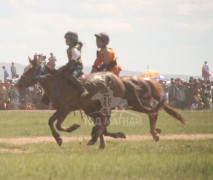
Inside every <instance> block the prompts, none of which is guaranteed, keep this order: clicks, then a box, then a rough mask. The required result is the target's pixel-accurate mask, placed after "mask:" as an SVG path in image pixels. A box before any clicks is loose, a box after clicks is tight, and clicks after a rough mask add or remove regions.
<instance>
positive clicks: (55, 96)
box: [18, 57, 184, 148]
mask: <svg viewBox="0 0 213 180" xmlns="http://www.w3.org/2000/svg"><path fill="white" fill-rule="evenodd" d="M66 71H67V67H66V66H64V67H62V68H61V69H59V70H58V71H55V70H51V69H50V68H48V66H46V65H45V66H41V65H40V64H39V63H38V60H37V58H36V57H34V59H33V60H30V65H29V66H28V67H27V68H26V70H25V72H24V73H23V75H22V76H21V78H20V80H19V83H18V86H19V88H20V89H23V88H25V87H28V86H31V85H33V84H35V83H37V82H38V81H39V82H40V84H41V85H42V87H43V89H44V90H45V92H46V94H47V96H48V98H49V99H50V101H51V103H52V104H53V106H54V108H55V109H56V112H55V113H54V114H53V115H52V116H51V117H50V119H49V126H50V129H51V132H52V135H53V137H54V138H55V139H56V142H57V143H58V145H59V146H61V144H62V139H61V137H60V135H59V134H58V132H57V131H56V130H55V128H54V122H55V121H57V122H56V128H57V130H59V131H65V132H72V131H74V130H76V129H77V128H79V127H80V126H79V125H77V124H74V125H72V126H70V127H68V128H64V127H62V126H61V124H62V122H63V121H64V119H65V118H66V116H67V114H68V113H69V112H71V111H74V110H79V109H83V110H84V112H85V114H86V115H88V116H89V117H91V118H92V120H93V122H94V123H95V126H94V127H93V129H92V139H91V140H90V141H89V142H88V145H93V144H95V142H96V141H97V139H98V138H100V148H104V147H105V142H104V138H103V135H105V136H111V137H114V138H119V137H120V138H125V134H123V133H121V132H118V133H110V132H108V131H107V126H108V125H109V124H110V115H111V110H112V109H113V108H114V107H116V106H118V105H119V101H120V100H122V98H124V99H127V101H128V103H129V104H130V105H131V106H132V107H133V109H132V110H134V111H138V112H144V113H147V114H148V115H149V117H150V129H151V134H152V135H153V137H154V139H155V140H156V141H157V140H158V139H159V138H158V136H157V133H159V132H160V129H157V128H155V124H156V120H157V112H158V111H159V109H160V108H164V109H165V110H166V111H167V112H170V114H171V115H173V116H174V117H175V118H177V119H179V120H180V121H181V122H184V120H183V118H182V117H181V116H180V115H179V114H178V113H177V112H176V111H174V110H173V109H170V108H169V107H168V106H167V105H166V104H165V99H164V98H162V94H161V93H160V90H159V88H160V86H158V84H155V83H154V82H152V81H150V82H145V81H142V80H139V79H138V78H135V77H123V78H121V79H120V78H118V77H117V76H116V75H114V74H112V73H110V72H100V73H92V74H90V75H89V76H88V77H87V79H86V80H84V81H85V82H84V84H85V86H86V88H87V90H88V91H89V95H88V96H87V97H85V98H84V99H80V98H79V97H80V94H79V92H78V90H77V88H75V86H74V85H73V84H71V83H70V82H68V81H67V80H66V78H65V76H66ZM41 73H42V74H45V77H43V78H42V79H41V80H38V79H37V78H36V76H38V75H39V74H41ZM110 95H111V99H110V98H109V96H110ZM98 96H99V97H98ZM97 97H98V98H97ZM103 101H104V103H103ZM151 101H155V102H156V104H157V105H156V106H155V107H154V106H153V105H152V104H151ZM112 102H113V103H112ZM103 104H105V105H103ZM106 104H110V106H106ZM153 107H154V108H153ZM168 109H170V110H168ZM171 112H172V113H171Z"/></svg>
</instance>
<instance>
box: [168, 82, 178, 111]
mask: <svg viewBox="0 0 213 180" xmlns="http://www.w3.org/2000/svg"><path fill="white" fill-rule="evenodd" d="M168 92H169V94H168V98H169V104H170V105H171V106H173V107H175V106H176V101H177V99H176V97H177V96H176V94H177V87H176V84H175V81H174V78H171V86H170V87H169V88H168Z"/></svg>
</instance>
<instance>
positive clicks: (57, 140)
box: [56, 138, 63, 147]
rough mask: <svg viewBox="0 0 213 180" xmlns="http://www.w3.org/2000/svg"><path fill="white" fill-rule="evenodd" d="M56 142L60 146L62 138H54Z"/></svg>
mask: <svg viewBox="0 0 213 180" xmlns="http://www.w3.org/2000/svg"><path fill="white" fill-rule="evenodd" d="M56 142H57V144H58V145H59V147H61V145H62V142H63V140H62V138H58V139H56Z"/></svg>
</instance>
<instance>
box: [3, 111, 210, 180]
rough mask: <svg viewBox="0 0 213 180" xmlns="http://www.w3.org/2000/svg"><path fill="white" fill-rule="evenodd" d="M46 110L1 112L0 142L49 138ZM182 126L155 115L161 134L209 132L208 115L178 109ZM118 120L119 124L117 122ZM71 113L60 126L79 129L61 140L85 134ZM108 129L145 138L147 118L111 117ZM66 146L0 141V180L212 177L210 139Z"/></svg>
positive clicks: (87, 127) (87, 132)
mask: <svg viewBox="0 0 213 180" xmlns="http://www.w3.org/2000/svg"><path fill="white" fill-rule="evenodd" d="M52 113H53V112H50V111H48V112H47V111H33V112H30V111H27V112H26V111H12V112H11V111H1V112H0V117H1V119H0V138H3V137H35V136H51V133H50V130H49V127H48V118H49V117H50V116H51V114H52ZM181 114H183V115H184V117H185V118H186V119H187V125H186V126H183V125H181V124H180V123H179V122H178V121H176V120H174V119H173V118H171V117H170V116H168V115H167V114H166V113H164V112H162V113H161V114H160V116H159V120H158V126H159V127H160V128H161V129H162V131H163V132H162V133H163V134H197V133H204V134H207V133H211V134H212V133H213V111H197V112H190V111H182V112H181ZM119 119H122V120H119ZM89 122H90V121H88V120H81V118H80V115H79V113H77V116H75V117H74V116H73V114H70V115H69V116H68V118H67V119H66V121H65V123H64V125H66V126H68V125H70V124H73V123H79V124H80V125H81V128H80V129H79V130H78V131H76V132H73V133H72V134H67V133H60V134H61V135H63V136H64V135H66V136H76V135H90V131H91V127H92V124H91V123H89ZM110 129H111V131H123V132H125V133H126V134H138V135H142V134H149V122H148V118H147V117H146V115H143V114H142V115H141V114H135V113H133V114H132V113H131V112H128V113H126V114H119V113H115V114H113V117H112V124H111V127H110ZM86 143H87V142H84V141H82V142H77V141H76V142H69V143H65V144H63V146H62V147H61V148H59V147H58V146H57V144H56V143H55V142H54V143H39V144H33V143H32V144H23V145H15V144H7V143H0V150H1V151H0V179H4V180H5V179H122V180H123V179H178V180H179V179H187V180H188V179H193V180H194V179H205V180H206V179H213V141H212V139H211V140H193V141H190V140H169V141H166V140H160V141H159V142H158V143H155V142H154V141H153V140H147V141H142V142H136V141H135V142H129V141H119V140H116V141H107V147H106V149H105V150H98V144H97V145H95V146H92V147H88V146H86Z"/></svg>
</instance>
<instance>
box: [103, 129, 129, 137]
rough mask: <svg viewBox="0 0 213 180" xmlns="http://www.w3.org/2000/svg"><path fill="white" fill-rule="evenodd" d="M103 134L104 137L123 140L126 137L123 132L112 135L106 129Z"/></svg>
mask: <svg viewBox="0 0 213 180" xmlns="http://www.w3.org/2000/svg"><path fill="white" fill-rule="evenodd" d="M103 134H104V136H110V137H112V138H123V139H125V138H126V135H125V134H124V133H123V132H115V133H112V132H108V131H107V128H106V129H105V131H104V133H103Z"/></svg>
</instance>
